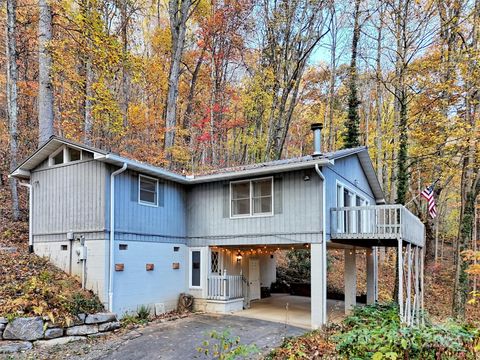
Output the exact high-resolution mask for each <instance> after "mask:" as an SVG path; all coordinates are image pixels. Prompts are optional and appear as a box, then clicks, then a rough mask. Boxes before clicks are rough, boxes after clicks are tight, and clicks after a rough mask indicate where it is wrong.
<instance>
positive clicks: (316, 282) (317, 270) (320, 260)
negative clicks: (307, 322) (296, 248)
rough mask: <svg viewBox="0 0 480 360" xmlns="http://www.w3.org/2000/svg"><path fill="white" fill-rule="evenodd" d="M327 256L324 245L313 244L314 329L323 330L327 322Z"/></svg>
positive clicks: (312, 323) (312, 299)
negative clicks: (325, 267)
mask: <svg viewBox="0 0 480 360" xmlns="http://www.w3.org/2000/svg"><path fill="white" fill-rule="evenodd" d="M326 257H327V254H325V252H324V251H323V246H322V244H311V247H310V264H311V269H310V287H311V298H310V301H311V304H310V306H311V310H310V311H311V325H312V329H318V328H321V327H322V326H323V325H325V323H326V322H327V319H326V318H325V317H324V313H325V311H324V307H326V306H327V296H326V294H327V292H326V288H327V284H326V283H325V281H324V274H323V272H324V266H323V264H324V261H326Z"/></svg>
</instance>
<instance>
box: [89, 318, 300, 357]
mask: <svg viewBox="0 0 480 360" xmlns="http://www.w3.org/2000/svg"><path fill="white" fill-rule="evenodd" d="M225 329H230V331H231V333H232V335H234V336H240V341H241V343H243V344H255V345H257V347H258V348H259V349H260V350H261V352H262V353H263V354H266V353H268V352H269V351H270V350H271V349H273V348H275V347H277V346H279V345H280V344H281V343H282V341H283V338H284V337H288V336H297V335H301V334H303V333H305V330H304V329H300V328H297V327H293V326H285V325H284V324H279V323H274V322H270V321H264V320H258V319H250V318H245V317H238V316H233V315H203V314H202V315H200V314H199V315H192V316H189V317H187V318H184V319H179V320H176V321H173V322H168V323H162V324H153V325H150V326H148V327H146V328H145V329H143V330H141V336H139V337H136V338H133V339H130V340H126V341H125V342H123V343H121V344H120V345H119V346H118V347H116V348H115V349H111V350H109V351H106V352H105V353H104V354H103V355H102V356H100V357H97V359H112V360H131V359H165V360H170V359H171V360H178V359H182V360H187V359H206V357H205V356H204V355H203V354H200V353H198V351H197V348H198V347H199V346H201V345H202V341H203V340H206V339H208V337H209V333H210V332H211V331H212V330H216V331H222V330H225Z"/></svg>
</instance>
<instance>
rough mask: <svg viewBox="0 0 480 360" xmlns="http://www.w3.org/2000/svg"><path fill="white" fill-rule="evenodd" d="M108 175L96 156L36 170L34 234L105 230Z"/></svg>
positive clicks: (34, 178) (33, 177)
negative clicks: (92, 158) (96, 159)
mask: <svg viewBox="0 0 480 360" xmlns="http://www.w3.org/2000/svg"><path fill="white" fill-rule="evenodd" d="M105 176H106V168H105V164H103V163H101V162H98V161H94V160H91V161H80V162H75V163H68V164H64V165H57V166H53V167H47V168H43V169H38V170H35V171H33V172H32V178H31V184H32V186H33V235H34V236H36V235H46V234H61V233H67V232H68V231H74V232H85V231H89V232H96V231H103V230H105V210H104V209H105Z"/></svg>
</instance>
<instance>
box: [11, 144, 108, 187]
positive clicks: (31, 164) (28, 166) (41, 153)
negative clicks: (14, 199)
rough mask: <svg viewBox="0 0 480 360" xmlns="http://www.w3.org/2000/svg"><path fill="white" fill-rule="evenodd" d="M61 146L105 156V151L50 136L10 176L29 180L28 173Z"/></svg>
mask: <svg viewBox="0 0 480 360" xmlns="http://www.w3.org/2000/svg"><path fill="white" fill-rule="evenodd" d="M63 145H68V146H70V147H72V148H75V149H78V150H86V151H89V152H91V153H93V155H94V157H96V156H100V155H103V154H106V152H105V151H103V150H100V149H96V148H92V147H89V146H86V145H83V144H79V143H76V142H73V141H70V140H67V139H63V138H59V137H56V136H52V137H51V138H50V139H49V140H48V141H47V142H46V143H45V144H43V145H42V146H40V147H39V148H38V149H37V150H36V151H35V152H34V153H33V154H32V155H30V156H29V157H28V158H27V159H26V160H24V161H23V162H22V163H21V164H20V165H18V166H17V168H16V169H15V170H13V171H12V173H11V174H10V176H12V177H15V178H19V179H28V178H30V171H31V170H33V169H35V168H36V167H37V166H38V165H40V164H41V163H42V162H43V161H44V160H45V159H47V158H48V157H49V156H50V155H51V154H52V153H54V152H55V151H56V150H57V149H59V148H60V147H62V146H63Z"/></svg>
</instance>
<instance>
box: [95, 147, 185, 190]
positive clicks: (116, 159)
mask: <svg viewBox="0 0 480 360" xmlns="http://www.w3.org/2000/svg"><path fill="white" fill-rule="evenodd" d="M95 159H96V160H99V161H102V162H105V163H107V164H112V165H116V166H120V167H121V166H123V164H127V169H128V170H133V171H138V172H141V173H144V174H147V175H151V176H155V177H159V178H162V179H166V180H171V181H176V182H179V183H182V184H187V183H189V180H188V179H187V178H186V177H185V176H183V175H179V174H176V173H174V172H172V171H168V170H165V169H162V168H160V167H157V166H152V165H148V164H144V163H141V162H139V161H135V160H130V159H127V158H124V157H122V156H118V155H115V154H106V155H98V156H95Z"/></svg>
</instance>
